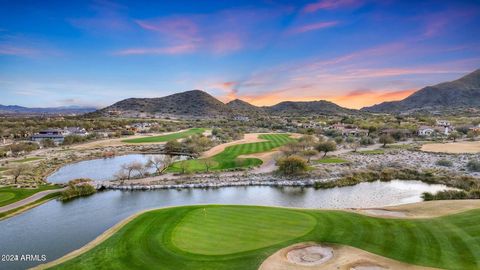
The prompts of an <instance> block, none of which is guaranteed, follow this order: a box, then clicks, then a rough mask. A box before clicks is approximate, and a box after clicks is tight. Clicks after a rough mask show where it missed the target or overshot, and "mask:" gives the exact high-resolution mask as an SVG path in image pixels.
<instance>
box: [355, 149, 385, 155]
mask: <svg viewBox="0 0 480 270" xmlns="http://www.w3.org/2000/svg"><path fill="white" fill-rule="evenodd" d="M355 153H358V154H362V155H383V154H385V151H384V150H382V149H375V150H364V151H357V152H355Z"/></svg>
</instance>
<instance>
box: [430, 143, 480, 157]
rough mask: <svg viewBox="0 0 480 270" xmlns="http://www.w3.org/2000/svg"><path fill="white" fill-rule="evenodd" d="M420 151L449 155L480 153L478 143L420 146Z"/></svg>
mask: <svg viewBox="0 0 480 270" xmlns="http://www.w3.org/2000/svg"><path fill="white" fill-rule="evenodd" d="M422 151H425V152H435V153H451V154H464V153H465V154H474V153H480V141H476V142H455V143H430V144H424V145H423V146H422Z"/></svg>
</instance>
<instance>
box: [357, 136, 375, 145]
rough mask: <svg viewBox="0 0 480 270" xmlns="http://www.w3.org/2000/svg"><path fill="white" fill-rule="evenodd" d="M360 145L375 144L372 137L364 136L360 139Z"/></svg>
mask: <svg viewBox="0 0 480 270" xmlns="http://www.w3.org/2000/svg"><path fill="white" fill-rule="evenodd" d="M360 144H361V145H372V144H375V140H374V139H373V138H372V137H369V136H364V137H362V138H361V139H360Z"/></svg>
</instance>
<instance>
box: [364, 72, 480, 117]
mask: <svg viewBox="0 0 480 270" xmlns="http://www.w3.org/2000/svg"><path fill="white" fill-rule="evenodd" d="M469 108H473V109H480V69H478V70H476V71H474V72H472V73H470V74H468V75H466V76H464V77H462V78H460V79H458V80H455V81H452V82H445V83H441V84H437V85H434V86H427V87H425V88H422V89H420V90H418V91H417V92H415V93H413V94H412V95H410V96H408V97H407V98H405V99H403V100H401V101H390V102H383V103H380V104H377V105H374V106H371V107H365V108H362V110H363V111H368V112H380V113H409V112H416V111H425V112H432V111H451V110H457V109H469Z"/></svg>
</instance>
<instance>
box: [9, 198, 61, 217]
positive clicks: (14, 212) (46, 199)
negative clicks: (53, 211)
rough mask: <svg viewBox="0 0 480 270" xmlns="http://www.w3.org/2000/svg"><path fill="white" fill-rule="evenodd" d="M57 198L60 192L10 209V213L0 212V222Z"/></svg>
mask: <svg viewBox="0 0 480 270" xmlns="http://www.w3.org/2000/svg"><path fill="white" fill-rule="evenodd" d="M58 196H60V192H55V193H51V194H48V195H47V196H45V197H43V198H41V199H38V200H36V201H34V202H32V203H29V204H27V205H24V206H21V207H18V208H15V209H12V210H10V211H6V212H2V213H0V220H2V219H5V218H8V217H11V216H14V215H16V214H19V213H21V212H23V211H25V210H27V209H29V208H31V207H34V206H36V205H38V204H42V203H44V202H47V201H49V200H51V199H54V198H56V197H58Z"/></svg>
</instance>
